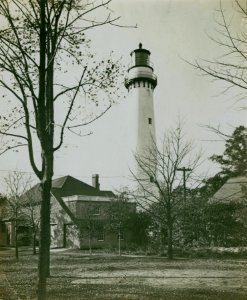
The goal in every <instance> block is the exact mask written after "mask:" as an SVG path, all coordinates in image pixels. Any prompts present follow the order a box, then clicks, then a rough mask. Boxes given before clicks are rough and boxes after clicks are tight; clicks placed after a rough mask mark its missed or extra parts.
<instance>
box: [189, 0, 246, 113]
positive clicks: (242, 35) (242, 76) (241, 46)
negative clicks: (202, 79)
mask: <svg viewBox="0 0 247 300" xmlns="http://www.w3.org/2000/svg"><path fill="white" fill-rule="evenodd" d="M233 3H234V7H235V9H236V12H237V17H239V18H240V20H241V22H242V28H241V29H240V30H237V31H236V30H234V27H233V26H232V18H229V17H227V13H226V11H225V9H224V1H219V10H218V13H219V17H218V19H217V20H216V22H217V24H216V25H217V29H216V30H217V36H216V37H211V39H212V40H213V41H214V42H215V43H216V44H217V45H219V46H220V47H221V48H222V49H223V50H224V53H223V55H221V56H220V57H219V58H216V59H211V60H210V59H205V60H196V61H195V62H194V63H191V64H192V65H193V66H194V67H195V68H196V69H198V70H199V71H201V72H202V73H203V74H205V75H208V76H210V77H212V78H214V79H216V80H221V81H224V82H226V83H227V88H226V89H225V91H224V92H227V91H228V90H229V89H231V88H237V89H238V99H239V100H246V90H247V73H246V71H247V51H246V45H247V35H246V30H245V29H246V18H247V7H246V3H245V1H241V0H233ZM239 91H240V92H239ZM245 108H246V106H245Z"/></svg>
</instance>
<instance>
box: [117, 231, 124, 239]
mask: <svg viewBox="0 0 247 300" xmlns="http://www.w3.org/2000/svg"><path fill="white" fill-rule="evenodd" d="M117 238H118V240H119V238H120V240H121V241H123V240H124V231H123V230H120V232H119V233H118V235H117Z"/></svg>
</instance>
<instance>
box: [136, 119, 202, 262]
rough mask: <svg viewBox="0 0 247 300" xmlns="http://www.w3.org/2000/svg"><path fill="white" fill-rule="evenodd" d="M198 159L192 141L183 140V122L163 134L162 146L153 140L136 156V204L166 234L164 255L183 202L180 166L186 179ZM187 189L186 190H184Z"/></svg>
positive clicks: (171, 238)
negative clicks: (148, 146) (147, 147)
mask: <svg viewBox="0 0 247 300" xmlns="http://www.w3.org/2000/svg"><path fill="white" fill-rule="evenodd" d="M199 160H200V154H195V153H193V144H192V143H191V142H187V141H185V137H184V134H183V129H182V125H181V123H180V122H179V123H178V125H177V128H175V129H172V130H170V131H169V132H167V133H166V134H165V135H164V138H163V140H162V144H161V146H160V147H159V146H157V145H156V143H155V142H154V141H153V145H152V147H150V148H149V149H147V150H146V153H145V154H142V155H136V162H137V167H138V168H139V170H140V171H139V172H138V174H139V175H136V174H135V173H134V172H132V175H133V177H134V179H135V181H136V182H137V189H136V191H134V192H133V193H132V195H133V196H134V198H135V199H136V201H137V203H138V205H139V206H140V207H141V208H142V209H144V210H146V211H148V212H149V213H150V214H151V216H152V217H153V219H154V220H155V222H157V223H158V224H159V226H160V231H164V230H165V232H166V234H167V245H168V251H167V255H168V258H169V259H172V258H173V226H174V224H175V220H176V214H177V208H178V206H181V205H183V201H182V199H184V198H183V197H182V196H181V195H178V190H180V191H182V190H183V189H181V188H180V189H178V187H179V186H184V182H183V180H184V178H183V176H181V174H180V172H179V170H178V169H179V168H181V167H184V166H186V168H188V169H190V171H188V172H186V175H185V180H186V181H187V180H188V179H189V177H190V175H191V174H192V172H193V170H194V169H195V167H196V166H197V165H198V163H199ZM184 192H186V191H184Z"/></svg>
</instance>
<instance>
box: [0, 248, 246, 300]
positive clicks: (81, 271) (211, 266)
mask: <svg viewBox="0 0 247 300" xmlns="http://www.w3.org/2000/svg"><path fill="white" fill-rule="evenodd" d="M0 263H1V265H0V266H1V267H0V274H2V276H5V277H6V279H7V283H8V289H7V288H6V287H4V286H3V284H1V283H0V300H9V299H19V300H24V299H25V300H26V299H35V286H36V281H37V278H36V275H37V256H32V255H31V253H30V251H26V250H25V251H23V252H21V253H20V260H19V261H18V262H16V261H15V259H14V251H13V250H11V251H0ZM1 278H3V277H1ZM1 281H2V280H1ZM5 285H6V284H5ZM10 288H11V289H10ZM1 289H2V291H3V292H2V293H1ZM4 290H5V292H4ZM10 291H11V297H10V295H7V294H6V293H10ZM48 294H49V299H52V300H55V299H58V300H65V299H66V300H67V299H68V300H77V299H97V300H98V299H101V300H103V299H104V300H108V299H109V300H110V299H138V300H139V299H140V300H153V299H155V300H156V299H167V300H178V299H181V300H197V299H198V300H201V299H210V300H244V299H247V259H246V260H245V259H183V258H177V259H175V260H174V261H168V260H167V259H166V258H161V257H144V256H143V257H142V256H130V255H123V256H121V257H118V256H117V255H112V254H103V253H100V254H99V253H98V254H93V255H92V256H90V255H88V254H87V253H85V252H81V251H69V250H66V251H65V250H52V251H51V277H50V278H49V279H48ZM7 297H9V298H7Z"/></svg>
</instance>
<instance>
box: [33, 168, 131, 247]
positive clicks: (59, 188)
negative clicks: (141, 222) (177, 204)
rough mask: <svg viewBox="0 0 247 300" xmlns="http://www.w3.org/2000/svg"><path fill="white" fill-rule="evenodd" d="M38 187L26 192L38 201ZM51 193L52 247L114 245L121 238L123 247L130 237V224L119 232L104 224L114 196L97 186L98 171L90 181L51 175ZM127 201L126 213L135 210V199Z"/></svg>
mask: <svg viewBox="0 0 247 300" xmlns="http://www.w3.org/2000/svg"><path fill="white" fill-rule="evenodd" d="M38 190H39V184H37V185H35V186H34V187H33V188H32V189H31V190H30V191H29V192H28V193H31V194H33V195H36V196H35V197H36V198H37V199H36V201H37V203H39V202H40V200H41V199H40V193H38V192H37V191H38ZM51 194H52V197H51V247H68V248H81V249H87V248H116V247H117V246H118V243H119V239H121V245H122V247H123V248H124V247H127V246H128V244H129V243H131V242H132V241H133V235H132V232H131V230H130V229H129V228H128V229H127V227H126V228H124V227H122V228H121V231H119V233H118V232H116V230H112V229H110V228H109V226H107V225H108V223H109V217H110V208H111V205H112V203H113V200H114V199H115V202H116V196H115V195H114V193H113V192H112V191H102V190H100V184H99V176H98V175H97V174H96V175H93V177H92V185H89V184H86V183H84V182H82V181H80V180H78V179H76V178H74V177H72V176H64V177H60V178H57V179H54V180H53V182H52V191H51ZM37 195H39V197H37ZM38 198H39V199H38ZM126 205H127V211H128V214H129V215H131V213H134V212H135V211H136V205H135V203H126Z"/></svg>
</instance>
